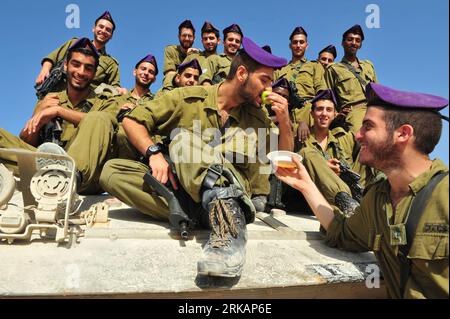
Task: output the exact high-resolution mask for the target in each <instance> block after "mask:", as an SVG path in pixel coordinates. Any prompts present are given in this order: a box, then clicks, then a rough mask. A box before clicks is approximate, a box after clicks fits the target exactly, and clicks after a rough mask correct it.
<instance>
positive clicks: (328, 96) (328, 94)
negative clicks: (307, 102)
mask: <svg viewBox="0 0 450 319" xmlns="http://www.w3.org/2000/svg"><path fill="white" fill-rule="evenodd" d="M319 100H329V101H331V102H333V103H334V107H336V106H337V102H336V96H335V95H334V92H333V90H331V89H326V90H320V91H319V92H317V94H316V96H315V97H314V98H313V99H312V101H311V104H313V105H314V103H316V102H317V101H319Z"/></svg>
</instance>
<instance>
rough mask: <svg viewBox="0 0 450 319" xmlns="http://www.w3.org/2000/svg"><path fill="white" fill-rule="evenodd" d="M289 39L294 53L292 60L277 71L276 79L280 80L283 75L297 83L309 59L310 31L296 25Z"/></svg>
mask: <svg viewBox="0 0 450 319" xmlns="http://www.w3.org/2000/svg"><path fill="white" fill-rule="evenodd" d="M289 41H290V42H289V48H290V49H291V53H292V57H291V61H289V64H288V65H286V66H285V67H284V68H282V69H281V70H277V71H275V74H274V79H275V80H278V79H279V78H281V77H283V78H285V79H286V80H288V81H290V82H293V83H296V82H297V81H296V80H297V77H298V74H299V72H300V69H301V67H302V66H303V65H304V64H305V63H306V61H308V60H307V59H306V57H305V52H306V49H308V33H306V31H305V29H303V27H295V29H294V30H293V31H292V33H291V35H290V36H289Z"/></svg>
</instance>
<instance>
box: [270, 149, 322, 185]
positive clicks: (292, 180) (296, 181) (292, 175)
mask: <svg viewBox="0 0 450 319" xmlns="http://www.w3.org/2000/svg"><path fill="white" fill-rule="evenodd" d="M292 161H293V162H294V163H295V165H296V166H297V168H294V169H292V168H281V167H277V170H276V171H275V176H276V177H278V179H280V180H281V181H282V182H284V183H286V184H288V185H289V186H291V187H293V188H295V189H297V190H299V191H303V190H305V189H306V188H307V187H308V186H309V185H311V184H312V185H314V183H313V181H312V180H311V177H310V176H309V174H308V172H307V171H306V168H305V166H303V164H302V163H301V162H300V161H299V160H298V158H296V157H292Z"/></svg>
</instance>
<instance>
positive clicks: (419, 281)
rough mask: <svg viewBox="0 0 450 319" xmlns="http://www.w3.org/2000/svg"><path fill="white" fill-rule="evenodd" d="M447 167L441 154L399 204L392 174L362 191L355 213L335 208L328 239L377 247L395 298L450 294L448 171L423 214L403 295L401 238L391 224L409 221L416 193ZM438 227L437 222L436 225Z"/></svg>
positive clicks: (341, 244)
mask: <svg viewBox="0 0 450 319" xmlns="http://www.w3.org/2000/svg"><path fill="white" fill-rule="evenodd" d="M440 172H448V168H447V167H446V166H445V164H444V163H443V162H442V161H441V160H434V161H433V163H432V166H431V169H430V170H428V171H426V172H424V173H422V174H421V175H420V176H418V177H417V178H416V179H415V180H414V181H413V182H411V183H410V184H409V189H410V191H409V194H408V195H407V196H406V197H404V198H403V199H402V200H401V201H400V202H399V203H398V204H397V207H396V208H395V210H394V207H392V203H391V200H390V195H389V193H390V185H389V183H388V181H387V180H382V181H380V182H378V183H375V184H374V185H373V186H372V187H371V188H370V189H369V191H368V192H367V194H366V195H365V196H364V197H363V199H362V202H361V206H359V207H358V208H357V209H356V211H355V214H354V215H353V216H351V217H350V218H344V217H343V216H341V214H338V213H336V214H335V217H334V220H333V221H332V223H331V224H330V227H329V228H328V233H327V237H326V242H327V244H328V245H330V246H333V247H339V248H342V249H346V250H351V251H360V252H361V251H373V252H374V253H375V256H376V258H377V260H378V263H379V265H380V268H381V271H382V272H383V276H384V280H385V283H386V286H387V291H388V295H389V297H391V298H402V297H404V298H448V296H449V285H448V282H449V281H448V280H449V277H448V211H449V207H448V203H449V202H448V192H449V189H448V180H449V178H448V176H446V177H445V178H444V179H443V180H442V181H441V182H440V183H439V184H438V185H437V186H436V188H435V189H434V191H433V193H432V195H431V198H430V199H429V200H428V203H427V205H426V206H425V209H424V212H423V214H422V217H421V218H420V220H419V223H418V226H417V231H416V235H415V237H414V241H413V243H412V246H411V249H410V251H409V255H408V257H409V258H411V259H412V266H411V275H410V277H409V279H408V281H407V283H406V287H405V294H404V296H401V295H400V262H399V259H398V257H397V254H398V251H399V246H398V243H395V242H391V240H392V239H391V233H390V227H389V225H398V224H402V223H405V222H406V218H407V215H408V210H409V208H410V206H411V202H412V200H413V199H414V196H415V195H416V194H417V193H418V192H419V191H420V190H421V189H422V188H423V187H425V186H426V185H427V184H428V183H429V181H430V179H431V178H432V177H433V176H434V175H436V174H437V173H440ZM433 225H434V226H435V227H432V226H433Z"/></svg>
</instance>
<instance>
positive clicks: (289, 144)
mask: <svg viewBox="0 0 450 319" xmlns="http://www.w3.org/2000/svg"><path fill="white" fill-rule="evenodd" d="M286 63H287V61H286V60H285V59H282V58H278V57H276V56H274V55H272V54H270V53H268V52H266V51H264V50H263V49H262V48H260V47H259V46H258V45H256V44H255V43H254V42H253V41H252V40H250V39H248V38H244V40H243V49H241V50H240V51H239V53H238V54H237V55H236V57H235V58H234V60H233V62H232V65H231V69H230V73H229V75H228V77H227V79H226V80H225V81H224V82H222V83H220V84H217V85H213V86H209V87H204V86H193V87H185V88H179V89H176V90H172V91H170V92H168V93H166V94H164V95H163V96H162V97H161V98H158V99H155V100H153V101H150V102H148V103H146V104H144V105H141V106H138V107H136V108H135V109H134V110H133V111H131V112H130V113H129V114H127V115H126V117H125V119H124V120H123V127H124V129H125V132H126V134H127V136H128V139H129V140H130V142H131V143H132V144H133V145H134V146H135V147H136V148H137V149H138V150H139V151H140V153H141V154H142V155H143V156H145V157H146V159H147V162H146V163H145V164H143V163H142V162H138V161H132V160H124V159H113V160H110V161H108V162H107V163H106V165H105V167H104V169H103V172H102V175H101V178H100V184H101V186H102V187H103V188H104V189H105V190H106V191H107V192H109V193H110V194H112V195H114V196H116V197H117V198H119V199H120V200H121V201H123V202H124V203H126V204H127V205H129V206H131V207H135V208H137V209H138V210H139V211H141V212H142V213H145V214H148V215H150V216H152V217H154V218H157V219H160V220H168V218H169V214H170V211H169V207H168V204H167V201H166V200H165V199H164V198H163V197H162V196H159V195H158V194H157V193H156V192H155V190H154V188H152V187H151V186H148V185H147V184H145V183H144V182H143V178H144V176H145V175H146V173H147V172H148V171H149V169H150V170H151V172H152V176H153V177H154V178H155V179H157V181H159V182H160V183H162V184H165V185H167V187H168V188H172V189H173V190H174V191H177V190H184V191H185V192H187V193H188V195H189V200H190V204H189V203H188V204H186V203H182V205H183V206H184V208H185V209H186V210H188V208H189V212H188V213H189V214H190V217H191V218H192V219H193V220H196V221H197V223H198V224H200V225H202V226H206V227H208V226H209V227H211V234H210V238H209V241H208V242H207V243H206V245H205V246H204V249H203V257H202V258H201V260H200V261H198V273H199V274H200V275H209V276H219V277H236V276H240V274H241V272H242V270H243V265H244V262H245V252H246V249H245V246H246V242H247V231H246V224H247V223H251V222H253V220H254V214H255V208H254V206H253V204H252V202H251V200H250V198H251V195H252V193H253V192H256V193H264V194H265V195H267V194H268V192H269V185H268V183H265V184H261V183H260V185H257V184H256V183H253V182H254V181H256V180H257V179H255V178H253V177H254V176H255V175H257V174H260V167H261V166H262V165H264V164H263V163H261V162H260V161H259V160H258V158H256V157H257V154H261V153H264V154H265V152H267V150H268V149H269V147H270V138H269V136H270V134H271V132H273V131H275V132H276V131H277V130H276V128H274V127H273V123H272V122H271V120H270V119H269V118H268V116H267V114H266V113H265V112H264V111H263V110H262V108H261V106H260V105H261V103H262V97H261V94H262V92H263V91H264V90H265V89H266V88H268V87H270V85H271V83H272V79H273V72H274V69H277V68H280V67H282V66H284V65H285V64H286ZM267 99H268V100H269V101H270V102H271V104H272V110H273V111H274V113H275V115H276V116H277V120H278V126H279V129H278V133H279V134H278V135H275V137H276V138H277V141H279V148H280V149H284V150H292V149H293V136H292V128H291V122H290V120H289V113H288V103H287V100H286V99H285V98H283V97H281V96H280V95H278V94H276V93H270V94H269V95H268V97H267ZM271 128H272V129H271ZM258 131H259V134H258ZM155 134H160V135H164V136H171V143H170V145H169V155H170V161H171V162H172V164H173V167H172V168H173V169H172V168H171V165H170V164H169V163H168V161H167V160H166V158H167V157H165V156H164V154H162V153H161V148H160V147H159V146H158V145H157V144H155V143H154V141H153V136H154V135H155ZM262 134H264V136H262ZM272 136H273V135H272ZM278 139H279V140H278ZM264 158H265V156H264ZM174 173H175V174H174Z"/></svg>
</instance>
